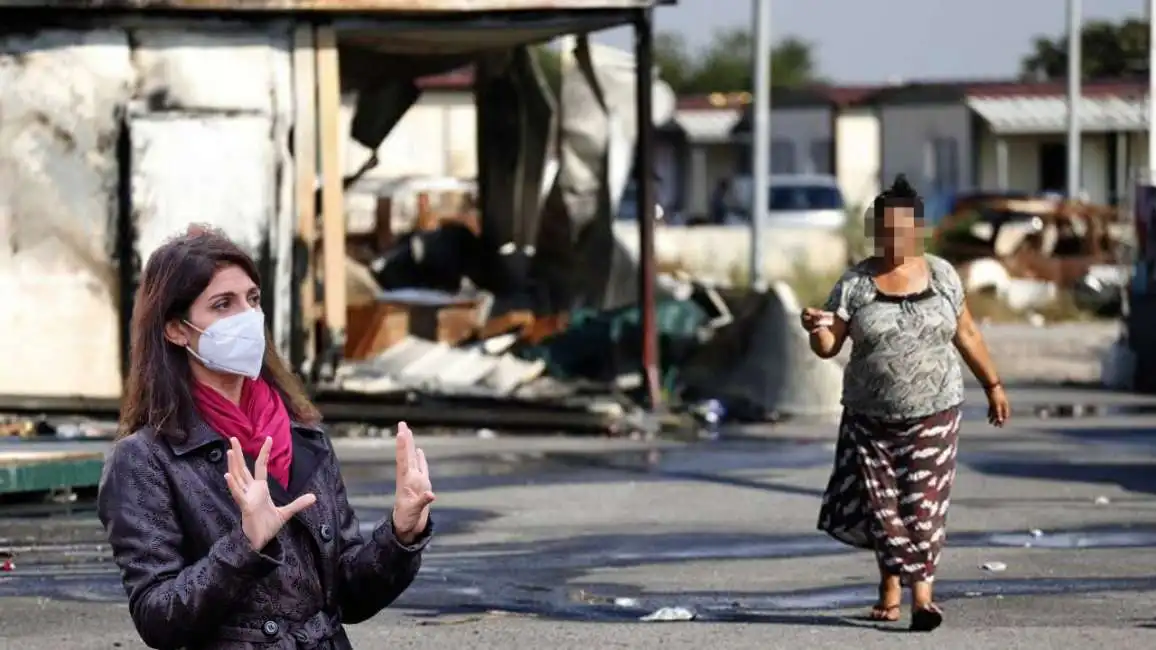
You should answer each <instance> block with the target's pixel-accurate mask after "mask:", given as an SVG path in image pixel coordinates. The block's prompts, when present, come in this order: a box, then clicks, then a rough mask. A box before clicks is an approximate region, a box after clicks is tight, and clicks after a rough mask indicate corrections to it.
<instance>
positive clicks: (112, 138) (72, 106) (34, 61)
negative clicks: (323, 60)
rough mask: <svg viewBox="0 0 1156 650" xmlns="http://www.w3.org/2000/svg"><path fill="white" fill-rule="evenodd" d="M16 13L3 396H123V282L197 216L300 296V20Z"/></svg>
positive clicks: (4, 161) (4, 253)
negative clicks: (295, 37) (79, 21)
mask: <svg viewBox="0 0 1156 650" xmlns="http://www.w3.org/2000/svg"><path fill="white" fill-rule="evenodd" d="M4 24H5V21H3V20H0V301H2V303H3V304H4V306H5V307H4V308H3V309H0V368H3V370H0V394H9V395H41V396H85V397H116V396H119V394H120V389H121V362H122V359H121V349H122V332H121V313H122V302H123V301H122V298H124V296H122V289H123V287H124V285H125V280H128V281H129V282H130V283H131V282H132V281H133V280H134V279H135V275H136V272H137V269H138V268H139V265H140V264H141V263H142V261H143V260H145V259H147V257H148V255H149V254H150V253H151V251H152V250H154V249H155V248H156V246H157V245H159V244H160V243H161V242H163V241H164V239H165V238H167V237H169V236H171V235H173V234H175V233H177V232H179V231H181V230H182V229H183V228H184V227H185V226H186V225H187V224H188V223H189V222H202V223H209V224H214V225H217V226H219V227H222V228H223V229H224V230H226V232H228V233H229V234H230V235H231V236H233V237H234V238H235V239H236V240H237V241H238V242H239V243H241V244H242V245H244V246H245V247H246V248H248V249H249V250H250V251H251V252H253V253H254V254H257V255H259V256H261V257H262V258H263V260H262V261H263V265H264V267H265V273H266V277H267V278H271V280H270V281H268V282H267V284H272V285H273V286H270V287H269V289H271V291H269V290H267V293H270V294H275V295H278V296H282V295H287V293H288V274H287V273H283V272H281V273H279V272H277V270H278V268H279V265H280V264H281V262H279V261H278V260H284V261H285V262H286V263H287V262H288V258H289V256H288V254H282V253H283V252H284V251H287V250H289V246H290V242H289V241H283V240H284V237H279V236H278V235H277V233H278V232H286V231H285V230H284V229H278V227H277V226H278V224H286V223H289V221H290V220H291V219H292V218H293V217H292V215H293V209H292V205H291V203H292V199H293V191H292V165H291V164H290V158H289V152H288V148H287V142H288V132H289V126H290V120H291V111H292V109H291V97H292V95H291V92H292V87H291V86H292V70H291V57H290V48H291V42H292V41H291V30H292V25H291V24H289V23H288V22H286V21H278V22H267V23H252V22H248V23H235V22H223V21H222V22H215V21H203V20H202V21H197V22H173V21H171V20H166V21H162V20H156V21H143V22H142V21H141V20H140V19H137V21H136V22H134V23H133V25H132V26H131V27H127V26H126V27H123V28H121V27H116V26H108V25H107V24H106V25H103V26H101V27H99V28H92V29H86V28H82V27H69V28H68V29H61V28H44V29H37V28H36V27H35V26H30V25H27V24H25V25H21V26H20V30H19V31H18V32H17V31H13V28H12V27H6V26H4ZM288 232H292V229H291V228H290V229H289V230H288ZM126 245H127V246H129V247H131V250H129V251H125V250H123V249H124V247H125V246H126ZM126 252H127V253H128V255H124V256H123V257H124V258H125V259H124V263H125V264H127V265H128V266H127V267H125V266H122V265H121V261H122V260H121V257H122V254H123V253H126ZM277 285H281V286H277ZM287 303H288V301H285V300H280V301H277V304H276V305H273V307H274V309H275V316H274V322H275V323H281V324H283V323H286V322H287V321H288V318H287V317H283V316H284V314H282V313H281V312H283V311H284V310H286V309H287V308H288V305H287ZM275 334H276V336H277V337H278V340H279V342H280V343H282V344H283V345H284V344H285V343H286V342H287V337H288V332H287V331H286V328H285V327H284V326H279V327H276V328H275Z"/></svg>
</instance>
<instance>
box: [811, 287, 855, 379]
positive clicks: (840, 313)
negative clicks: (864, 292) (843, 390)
mask: <svg viewBox="0 0 1156 650" xmlns="http://www.w3.org/2000/svg"><path fill="white" fill-rule="evenodd" d="M857 277H858V276H857V275H856V273H855V271H854V269H852V270H849V271H847V272H846V273H844V274H843V276H842V277H841V278H839V281H838V282H836V283H835V286H834V287H832V288H831V293H830V294H829V295H828V296H827V301H826V302H825V303H823V309H822V310H821V311H822V312H827V313H828V314H830V315H832V316H834V319H833V321H832V322H831V324H830V325H828V326H826V327H818V328H813V327H811V326H810V325H809V324H808V321H812V322H816V323H815V324H817V321H819V320H821V318H820V313H821V312H820V311H819V310H815V309H804V310H803V327H804V329H808V330H810V331H809V334H810V336H809V337H808V338H809V341H810V344H811V351H812V352H814V353H815V354H816V355H817V356H818V357H820V358H822V359H830V358H831V357H834V356H836V355H838V354H839V352H840V351H842V350H843V344H844V343H845V342H846V341H847V334H848V332H849V330H850V327H849V325H848V323H850V322H851V314H852V313H853V311H854V309H855V307H854V304H853V303H854V296H853V294H854V293H855V289H856V286H857V285H856V282H857V279H856V278H857Z"/></svg>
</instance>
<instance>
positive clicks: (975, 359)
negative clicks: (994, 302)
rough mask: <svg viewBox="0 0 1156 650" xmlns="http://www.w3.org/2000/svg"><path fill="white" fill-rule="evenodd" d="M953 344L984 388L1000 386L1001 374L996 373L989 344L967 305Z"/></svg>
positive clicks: (960, 315) (964, 307) (960, 318)
mask: <svg viewBox="0 0 1156 650" xmlns="http://www.w3.org/2000/svg"><path fill="white" fill-rule="evenodd" d="M952 342H953V343H955V348H956V349H957V350H959V355H960V356H961V357H963V362H964V363H966V364H967V367H968V369H970V370H971V374H973V375H975V378H976V379H977V380H979V383H980V384H983V386H984V388H988V389H990V388H992V387H994V386H998V385H999V374H997V373H996V370H995V363H994V362H993V361H992V360H991V354H990V353H989V352H988V349H987V343H985V342H984V340H983V334H982V333H980V331H979V327H978V326H977V325H976V324H975V319H973V318H972V317H971V310H969V309H968V308H967V304H966V303H965V304H963V305H962V307H961V309H960V313H959V325H958V326H957V327H956V330H955V338H954V339H952Z"/></svg>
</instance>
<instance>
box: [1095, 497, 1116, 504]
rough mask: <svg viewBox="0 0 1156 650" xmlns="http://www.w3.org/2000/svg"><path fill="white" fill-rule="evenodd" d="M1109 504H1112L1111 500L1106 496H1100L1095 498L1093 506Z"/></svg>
mask: <svg viewBox="0 0 1156 650" xmlns="http://www.w3.org/2000/svg"><path fill="white" fill-rule="evenodd" d="M1109 503H1112V500H1111V499H1109V498H1108V497H1106V496H1103V495H1101V496H1098V497H1096V501H1095V504H1096V505H1098V506H1106V505H1108V504H1109Z"/></svg>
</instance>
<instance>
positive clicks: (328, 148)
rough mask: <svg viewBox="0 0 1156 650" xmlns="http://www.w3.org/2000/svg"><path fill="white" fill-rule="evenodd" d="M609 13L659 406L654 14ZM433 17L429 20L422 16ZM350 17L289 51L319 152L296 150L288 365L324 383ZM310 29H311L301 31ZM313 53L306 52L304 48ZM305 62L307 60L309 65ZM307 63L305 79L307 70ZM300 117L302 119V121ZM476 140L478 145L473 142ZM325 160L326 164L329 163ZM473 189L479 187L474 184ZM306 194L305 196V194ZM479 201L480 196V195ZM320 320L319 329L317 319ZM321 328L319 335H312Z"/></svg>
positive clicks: (338, 230) (337, 342)
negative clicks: (343, 62)
mask: <svg viewBox="0 0 1156 650" xmlns="http://www.w3.org/2000/svg"><path fill="white" fill-rule="evenodd" d="M602 13H606V14H608V15H620V14H623V13H625V14H627V16H626V17H627V18H628V20H624V21H622V23H624V24H630V25H631V26H632V27H633V29H634V36H635V37H634V56H635V63H636V66H635V92H636V97H635V112H636V119H637V124H638V137H637V141H636V153H637V156H636V161H637V162H636V164H635V167H634V170H633V179H634V182H635V183H636V186H637V187H638V192H637V194H636V197H635V198H636V201H637V214H638V215H639V219H640V222H639V275H638V278H637V281H638V296H639V306H640V311H641V325H642V327H641V335H642V341H641V343H642V345H641V350H642V368H641V370H642V376H643V377H644V381H645V384H646V392H647V397H648V400H649V405H650V406H651V407H652V408H655V409H658V408H661V407H662V403H663V396H662V390H661V378H660V372H659V345H658V326H657V317H656V297H657V296H656V273H657V271H656V263H655V256H654V238H655V218H656V211H655V194H656V193H655V188H654V179H653V174H652V173H651V172H650V170H651V169H652V168H653V166H654V134H655V127H654V119H653V105H654V101H653V85H654V84H653V70H654V18H653V8H650V7H648V8H641V9H626V10H614V11H613V12H602ZM423 20H424V19H423ZM429 20H431V22H435V21H436V19H429ZM350 24H351V23H350V22H348V21H346V22H343V21H336V22H334V23H329V24H317V25H313V26H312V27H310V28H304V27H303V28H301V30H299V32H298V36H297V39H296V46H295V47H296V49H295V52H294V62H295V65H294V67H295V74H296V75H298V76H297V83H296V84H295V85H296V86H297V88H298V91H297V100H298V102H299V104H298V106H297V107H296V110H297V116H298V118H297V120H298V122H297V123H298V125H302V124H306V123H307V122H308V117H307V116H314V117H315V118H316V119H315V120H314V121H313V125H314V129H313V131H312V132H311V131H310V130H309V129H306V128H297V129H295V131H294V136H295V138H296V139H297V140H296V141H295V143H294V146H295V151H297V152H317V151H319V153H320V156H319V157H315V156H312V155H298V156H297V162H296V164H297V183H298V186H297V196H298V232H297V237H296V239H297V241H299V242H300V245H299V248H300V249H301V250H303V251H306V253H305V255H304V260H305V263H304V265H298V264H294V273H295V277H294V282H293V284H294V286H297V287H299V291H300V293H299V294H298V296H299V301H300V302H299V305H300V308H295V309H293V313H294V314H295V315H297V317H298V318H300V319H301V320H300V322H296V323H294V326H293V328H292V330H293V332H292V339H293V340H294V341H305V344H304V346H303V347H302V348H301V349H302V352H303V354H302V355H301V356H300V357H299V358H294V362H295V363H294V365H295V366H296V367H297V369H298V371H299V372H301V373H302V374H303V375H304V376H306V377H308V378H309V379H310V380H311V382H312V383H317V382H319V381H323V380H325V379H326V378H328V377H331V376H332V373H333V372H334V371H335V369H336V366H337V363H338V362H339V360H340V358H341V356H342V352H343V348H344V344H345V340H346V298H345V287H344V281H343V280H342V282H339V283H332V282H324V281H323V282H321V283H317V282H316V272H317V270H318V266H320V267H321V270H322V273H323V276H324V277H325V278H332V277H341V278H344V264H345V219H344V207H343V206H344V195H343V190H342V187H341V179H340V169H339V168H338V166H339V161H337V158H336V155H337V154H336V147H337V144H336V141H337V137H338V135H337V134H336V133H335V132H334V129H335V128H336V126H335V125H336V118H335V117H334V115H335V113H334V111H336V110H337V108H336V107H337V105H338V102H339V100H338V99H335V97H338V96H339V93H340V88H339V87H338V85H337V79H338V77H339V76H340V75H339V73H338V68H337V66H338V65H339V62H338V60H337V52H336V48H337V34H339V33H340V30H341V29H342V28H343V27H348V26H349V25H350ZM306 29H311V30H312V33H311V34H310V33H307V32H306V31H304V30H306ZM311 52H312V53H311ZM311 62H312V63H311ZM311 66H312V70H313V72H312V75H313V77H312V79H310V78H309V75H310V72H308V71H307V70H308V69H309V68H310V67H311ZM309 88H315V96H314V98H313V100H312V101H311V99H310V97H309V92H308V89H309ZM303 117H305V118H306V119H302V118H303ZM479 146H480V144H479ZM316 159H319V160H320V161H321V170H320V172H321V174H320V177H321V181H322V182H321V188H322V200H321V205H322V210H321V212H322V214H321V215H320V216H321V219H320V224H321V230H322V236H321V237H320V239H321V245H322V260H321V264H320V265H318V264H317V263H316V261H315V260H313V259H312V257H313V252H314V251H315V250H316V244H317V238H318V237H317V235H318V233H317V229H316V224H317V223H318V220H317V215H316V214H315V213H314V212H313V210H314V203H313V200H312V196H313V192H314V187H315V185H314V183H315V181H314V179H315V178H317V177H318V174H317V173H316V172H317V170H316V169H315V166H314V161H315V160H316ZM329 161H331V163H330V162H329ZM479 191H484V190H483V189H482V188H479ZM306 197H309V198H308V200H307V199H306ZM479 204H484V201H481V200H480V201H479ZM316 286H322V287H323V289H324V296H323V298H322V305H321V308H320V309H319V308H318V306H317V305H316V300H315V295H314V294H315V289H314V287H316ZM319 322H320V323H322V324H323V326H321V327H318V323H319ZM318 332H320V334H321V335H320V336H319V337H318V336H316V334H317V333H318Z"/></svg>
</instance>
